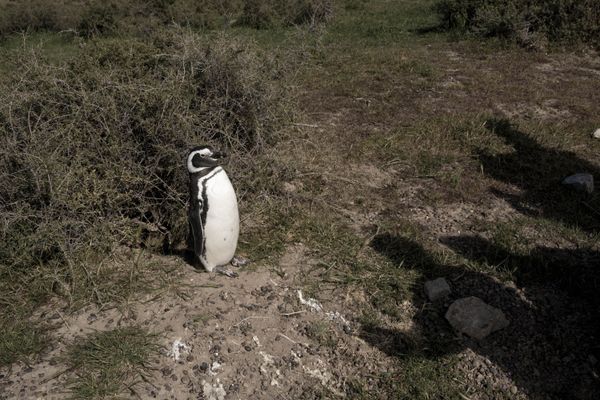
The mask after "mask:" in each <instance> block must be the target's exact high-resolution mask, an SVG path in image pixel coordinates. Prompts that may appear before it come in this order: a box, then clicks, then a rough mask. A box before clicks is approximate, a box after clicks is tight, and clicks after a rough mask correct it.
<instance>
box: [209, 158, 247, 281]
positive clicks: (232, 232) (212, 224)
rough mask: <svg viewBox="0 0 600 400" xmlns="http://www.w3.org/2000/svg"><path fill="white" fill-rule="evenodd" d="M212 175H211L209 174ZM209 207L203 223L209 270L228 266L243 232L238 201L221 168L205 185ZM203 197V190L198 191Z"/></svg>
mask: <svg viewBox="0 0 600 400" xmlns="http://www.w3.org/2000/svg"><path fill="white" fill-rule="evenodd" d="M209 175H210V174H209ZM205 185H206V202H207V204H205V207H208V210H207V213H206V222H205V224H204V257H201V261H202V263H203V264H204V267H205V268H206V269H207V270H208V271H212V270H213V269H214V268H215V267H216V266H219V265H225V264H227V263H229V262H230V261H231V259H232V258H233V256H234V255H235V250H236V247H237V241H238V236H239V229H240V219H239V213H238V205H237V198H236V196H235V191H234V189H233V186H232V185H231V181H230V180H229V177H228V176H227V174H226V173H225V171H224V170H223V169H220V171H219V172H217V173H216V174H215V175H214V176H213V177H212V178H210V179H209V180H207V181H206V182H205ZM199 192H200V194H201V193H202V191H201V190H200V191H199Z"/></svg>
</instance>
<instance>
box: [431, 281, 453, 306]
mask: <svg viewBox="0 0 600 400" xmlns="http://www.w3.org/2000/svg"><path fill="white" fill-rule="evenodd" d="M425 294H427V297H428V298H429V300H431V301H436V300H439V299H442V298H444V297H446V296H448V295H449V294H450V286H449V285H448V282H446V280H445V279H444V278H437V279H434V280H432V281H427V282H425Z"/></svg>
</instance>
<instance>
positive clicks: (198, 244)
mask: <svg viewBox="0 0 600 400" xmlns="http://www.w3.org/2000/svg"><path fill="white" fill-rule="evenodd" d="M189 221H190V234H191V240H192V246H193V248H194V255H195V256H196V258H197V259H200V256H202V254H203V253H204V226H202V219H201V218H200V213H199V212H197V211H196V210H192V211H191V212H190V213H189Z"/></svg>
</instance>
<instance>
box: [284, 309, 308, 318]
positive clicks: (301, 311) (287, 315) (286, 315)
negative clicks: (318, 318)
mask: <svg viewBox="0 0 600 400" xmlns="http://www.w3.org/2000/svg"><path fill="white" fill-rule="evenodd" d="M305 312H306V310H300V311H294V312H290V313H280V314H279V315H281V316H283V317H291V316H292V315H298V314H303V313H305Z"/></svg>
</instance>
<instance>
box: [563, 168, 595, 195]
mask: <svg viewBox="0 0 600 400" xmlns="http://www.w3.org/2000/svg"><path fill="white" fill-rule="evenodd" d="M562 184H563V185H566V186H569V187H571V188H573V189H574V190H576V191H578V192H587V193H592V192H593V191H594V177H593V176H592V175H591V174H587V173H580V174H575V175H571V176H567V177H566V178H565V179H563V181H562Z"/></svg>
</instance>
